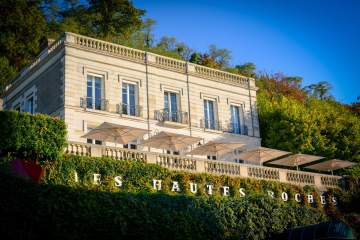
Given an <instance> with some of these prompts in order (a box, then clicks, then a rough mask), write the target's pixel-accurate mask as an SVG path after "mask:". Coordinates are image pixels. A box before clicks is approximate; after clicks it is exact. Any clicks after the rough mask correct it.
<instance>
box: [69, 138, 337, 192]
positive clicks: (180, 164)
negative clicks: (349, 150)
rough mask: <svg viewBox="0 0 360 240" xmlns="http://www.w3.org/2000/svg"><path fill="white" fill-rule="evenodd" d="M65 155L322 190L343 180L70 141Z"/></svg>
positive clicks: (278, 169)
mask: <svg viewBox="0 0 360 240" xmlns="http://www.w3.org/2000/svg"><path fill="white" fill-rule="evenodd" d="M65 152H66V153H68V154H74V155H81V156H97V157H100V156H106V157H111V158H114V159H118V160H125V159H128V160H135V161H142V162H145V163H153V164H157V165H160V166H162V167H166V168H169V169H172V170H182V171H190V172H196V173H209V174H217V175H219V174H220V175H229V176H233V177H249V178H255V179H263V180H272V181H279V182H284V183H289V184H298V185H313V186H317V187H319V188H322V189H324V188H325V189H326V188H329V187H332V188H338V187H339V186H340V180H341V178H342V177H341V176H332V175H327V174H320V173H311V172H301V171H295V170H289V169H282V168H273V167H264V166H257V165H251V164H239V163H233V162H226V161H217V160H206V159H199V158H193V157H189V156H180V155H172V154H160V153H155V152H146V151H139V150H134V149H127V148H116V147H108V146H101V145H95V144H86V143H79V142H69V144H68V146H67V147H66V149H65Z"/></svg>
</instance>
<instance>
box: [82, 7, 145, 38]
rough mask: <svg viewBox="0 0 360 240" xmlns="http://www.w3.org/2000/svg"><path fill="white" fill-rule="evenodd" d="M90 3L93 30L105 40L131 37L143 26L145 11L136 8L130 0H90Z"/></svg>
mask: <svg viewBox="0 0 360 240" xmlns="http://www.w3.org/2000/svg"><path fill="white" fill-rule="evenodd" d="M89 4H90V5H89V12H90V14H91V15H92V19H91V20H92V26H91V27H92V30H93V31H94V33H96V34H98V35H99V36H101V37H102V38H104V39H105V40H108V41H112V40H113V39H114V38H117V37H122V38H124V39H129V38H130V36H131V34H132V33H133V32H134V31H136V30H139V29H140V28H141V26H142V21H141V17H142V16H143V15H144V13H145V11H144V10H142V9H138V8H135V7H134V5H133V4H132V3H131V2H130V1H128V0H90V1H89Z"/></svg>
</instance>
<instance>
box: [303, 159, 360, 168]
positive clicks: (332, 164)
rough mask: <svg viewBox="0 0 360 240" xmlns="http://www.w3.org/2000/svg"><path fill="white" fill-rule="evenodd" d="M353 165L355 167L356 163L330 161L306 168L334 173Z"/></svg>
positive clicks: (337, 160)
mask: <svg viewBox="0 0 360 240" xmlns="http://www.w3.org/2000/svg"><path fill="white" fill-rule="evenodd" d="M354 165H356V163H353V162H350V161H345V160H339V159H332V160H328V161H325V162H321V163H317V164H314V165H310V166H307V167H306V168H309V169H313V170H318V171H334V170H337V169H341V168H346V167H350V166H354Z"/></svg>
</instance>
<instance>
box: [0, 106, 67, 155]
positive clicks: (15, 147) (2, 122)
mask: <svg viewBox="0 0 360 240" xmlns="http://www.w3.org/2000/svg"><path fill="white" fill-rule="evenodd" d="M0 136H1V138H0V151H1V152H0V154H1V155H8V154H10V155H11V156H14V157H19V158H25V159H31V160H38V161H44V160H54V159H57V158H59V157H60V156H61V154H62V152H63V149H64V147H65V144H66V126H65V123H64V121H62V120H58V119H54V118H51V117H49V116H47V115H41V114H37V115H31V114H28V113H19V112H15V111H0Z"/></svg>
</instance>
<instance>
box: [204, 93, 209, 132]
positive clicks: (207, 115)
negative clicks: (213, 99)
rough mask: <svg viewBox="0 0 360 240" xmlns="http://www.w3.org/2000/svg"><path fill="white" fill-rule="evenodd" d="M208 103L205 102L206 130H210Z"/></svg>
mask: <svg viewBox="0 0 360 240" xmlns="http://www.w3.org/2000/svg"><path fill="white" fill-rule="evenodd" d="M208 112H209V110H208V101H207V100H204V124H205V128H209V114H208Z"/></svg>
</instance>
